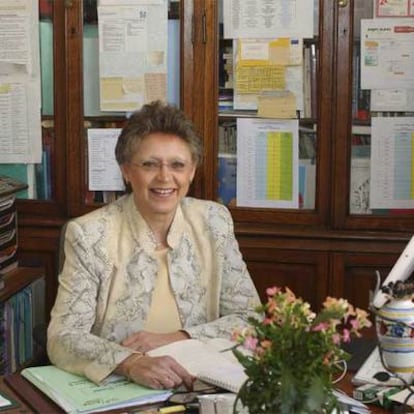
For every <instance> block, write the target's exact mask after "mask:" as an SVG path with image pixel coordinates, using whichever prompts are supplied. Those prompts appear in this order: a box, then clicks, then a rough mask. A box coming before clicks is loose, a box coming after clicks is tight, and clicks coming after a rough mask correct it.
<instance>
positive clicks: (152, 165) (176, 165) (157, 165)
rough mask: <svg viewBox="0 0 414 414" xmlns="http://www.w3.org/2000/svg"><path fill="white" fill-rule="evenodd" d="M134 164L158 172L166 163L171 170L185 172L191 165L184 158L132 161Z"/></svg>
mask: <svg viewBox="0 0 414 414" xmlns="http://www.w3.org/2000/svg"><path fill="white" fill-rule="evenodd" d="M131 164H132V165H134V166H135V167H139V168H141V169H143V170H144V171H147V172H154V173H155V172H158V171H161V168H162V167H163V166H164V165H165V166H166V167H167V168H168V170H169V171H172V172H184V171H186V170H187V169H188V168H189V166H190V162H187V161H182V160H172V161H159V160H146V161H140V162H132V163H131Z"/></svg>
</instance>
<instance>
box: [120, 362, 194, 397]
mask: <svg viewBox="0 0 414 414" xmlns="http://www.w3.org/2000/svg"><path fill="white" fill-rule="evenodd" d="M115 372H116V373H117V374H121V375H124V376H126V377H127V378H128V379H129V380H130V381H133V382H136V383H137V384H141V385H144V386H146V387H149V388H154V389H173V388H178V387H179V386H181V385H184V386H185V387H186V388H187V389H188V390H191V389H192V386H193V382H194V380H195V377H194V376H192V375H191V374H190V373H189V372H188V371H187V370H186V369H185V368H183V367H182V366H181V365H180V364H179V363H178V362H177V361H176V360H175V359H174V358H172V357H170V356H160V357H150V356H148V355H140V354H132V355H130V356H129V357H128V358H126V359H125V360H124V361H123V362H122V363H121V364H120V365H119V366H118V369H117V370H116V371H115Z"/></svg>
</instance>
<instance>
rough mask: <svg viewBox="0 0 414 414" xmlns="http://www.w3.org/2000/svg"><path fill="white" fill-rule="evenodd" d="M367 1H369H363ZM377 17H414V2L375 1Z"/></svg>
mask: <svg viewBox="0 0 414 414" xmlns="http://www.w3.org/2000/svg"><path fill="white" fill-rule="evenodd" d="M363 1H367V0H363ZM373 3H374V10H375V17H408V16H414V1H413V0H392V1H384V0H373Z"/></svg>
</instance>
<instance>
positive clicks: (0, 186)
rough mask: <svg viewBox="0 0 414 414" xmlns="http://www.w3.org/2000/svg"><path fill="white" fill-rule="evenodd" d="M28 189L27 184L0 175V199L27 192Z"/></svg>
mask: <svg viewBox="0 0 414 414" xmlns="http://www.w3.org/2000/svg"><path fill="white" fill-rule="evenodd" d="M27 187H28V185H27V184H26V183H23V182H21V181H19V180H16V179H14V178H11V177H9V176H7V175H0V197H1V198H3V197H5V196H8V195H10V194H14V193H17V192H18V191H21V190H25V189H26V188H27Z"/></svg>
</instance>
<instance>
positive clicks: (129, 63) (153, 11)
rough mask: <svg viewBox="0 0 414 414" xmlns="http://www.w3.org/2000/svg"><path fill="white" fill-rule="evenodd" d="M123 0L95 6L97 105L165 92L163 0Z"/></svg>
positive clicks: (135, 102) (113, 106)
mask: <svg viewBox="0 0 414 414" xmlns="http://www.w3.org/2000/svg"><path fill="white" fill-rule="evenodd" d="M108 3H109V2H106V4H108ZM127 3H128V5H124V3H123V2H122V1H121V2H118V3H117V4H114V5H103V6H102V5H101V6H99V7H98V21H99V78H100V103H101V110H102V111H133V110H136V109H139V108H140V107H141V106H142V105H143V104H144V103H146V102H150V101H153V100H157V99H160V100H163V101H165V100H166V98H167V45H168V41H167V32H168V4H167V1H166V0H162V1H161V2H154V1H153V2H143V1H139V0H135V1H132V0H129V1H128V2H127Z"/></svg>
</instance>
